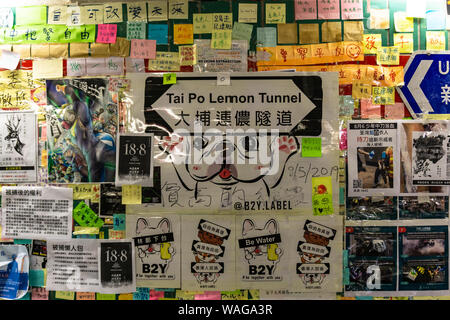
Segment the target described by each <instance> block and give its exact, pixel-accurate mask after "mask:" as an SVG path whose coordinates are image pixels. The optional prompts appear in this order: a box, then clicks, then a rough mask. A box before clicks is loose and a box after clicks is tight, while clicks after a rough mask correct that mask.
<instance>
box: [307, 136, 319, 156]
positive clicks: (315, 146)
mask: <svg viewBox="0 0 450 320" xmlns="http://www.w3.org/2000/svg"><path fill="white" fill-rule="evenodd" d="M302 157H304V158H321V157H322V138H306V137H304V138H302Z"/></svg>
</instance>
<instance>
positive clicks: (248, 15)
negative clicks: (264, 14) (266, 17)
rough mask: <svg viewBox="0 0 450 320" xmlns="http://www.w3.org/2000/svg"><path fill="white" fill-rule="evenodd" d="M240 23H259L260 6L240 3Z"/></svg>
mask: <svg viewBox="0 0 450 320" xmlns="http://www.w3.org/2000/svg"><path fill="white" fill-rule="evenodd" d="M238 22H240V23H257V22H258V5H257V4H256V3H239V14H238Z"/></svg>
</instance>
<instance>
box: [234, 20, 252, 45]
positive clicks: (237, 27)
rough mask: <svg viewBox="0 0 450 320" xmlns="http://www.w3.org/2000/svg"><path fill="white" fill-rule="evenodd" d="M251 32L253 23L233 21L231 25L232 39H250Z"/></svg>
mask: <svg viewBox="0 0 450 320" xmlns="http://www.w3.org/2000/svg"><path fill="white" fill-rule="evenodd" d="M252 33H253V25H251V24H247V23H240V22H235V23H234V25H233V32H232V35H231V39H232V40H247V41H250V40H251V38H252Z"/></svg>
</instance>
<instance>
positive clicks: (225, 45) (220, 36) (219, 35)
mask: <svg viewBox="0 0 450 320" xmlns="http://www.w3.org/2000/svg"><path fill="white" fill-rule="evenodd" d="M231 34H232V30H213V33H212V36H211V48H212V49H231Z"/></svg>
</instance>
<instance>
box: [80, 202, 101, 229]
mask: <svg viewBox="0 0 450 320" xmlns="http://www.w3.org/2000/svg"><path fill="white" fill-rule="evenodd" d="M73 219H74V220H75V221H76V222H77V223H78V224H79V225H80V226H86V227H97V228H100V227H101V226H103V224H104V222H103V220H102V219H100V218H99V217H98V216H97V214H96V213H95V212H94V211H93V210H92V209H91V208H90V207H89V206H88V205H87V204H86V203H85V202H83V201H81V202H80V203H79V204H78V205H77V206H76V207H75V208H74V209H73Z"/></svg>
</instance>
